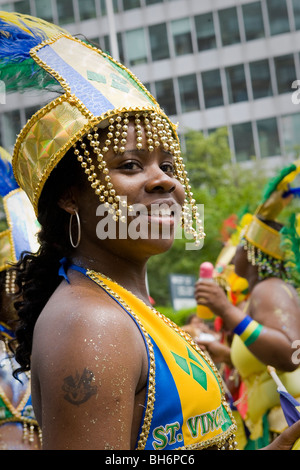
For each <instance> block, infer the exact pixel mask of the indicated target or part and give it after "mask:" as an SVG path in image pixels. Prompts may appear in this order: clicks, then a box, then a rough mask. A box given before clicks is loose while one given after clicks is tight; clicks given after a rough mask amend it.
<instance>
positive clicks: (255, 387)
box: [231, 335, 300, 436]
mask: <svg viewBox="0 0 300 470" xmlns="http://www.w3.org/2000/svg"><path fill="white" fill-rule="evenodd" d="M231 360H232V363H233V365H234V366H235V368H236V369H237V370H238V372H239V374H240V376H241V378H242V380H243V382H244V384H245V385H246V390H247V415H246V423H247V425H248V427H249V429H250V431H252V432H253V435H254V436H256V434H258V433H259V431H258V429H259V430H260V428H261V420H262V417H263V415H264V414H265V413H267V412H270V410H272V409H273V408H274V407H280V398H279V393H278V392H277V386H276V384H275V382H274V380H273V379H272V378H271V376H270V374H269V373H268V370H267V366H266V365H265V364H263V363H262V362H261V361H259V359H257V358H256V357H255V356H254V355H253V354H252V353H251V351H250V350H249V349H248V348H247V347H246V346H245V345H244V343H243V341H242V340H241V339H240V337H239V336H237V335H234V338H233V341H232V345H231ZM277 374H278V376H279V378H280V380H281V382H282V383H283V385H284V386H285V387H286V389H287V390H288V392H289V393H290V394H291V395H292V396H294V397H295V398H298V397H300V368H298V369H296V370H295V371H293V372H281V371H277Z"/></svg>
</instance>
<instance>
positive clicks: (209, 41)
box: [195, 13, 216, 51]
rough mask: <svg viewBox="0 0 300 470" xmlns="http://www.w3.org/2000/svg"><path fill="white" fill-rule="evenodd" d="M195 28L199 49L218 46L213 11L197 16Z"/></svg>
mask: <svg viewBox="0 0 300 470" xmlns="http://www.w3.org/2000/svg"><path fill="white" fill-rule="evenodd" d="M195 28H196V35H197V44H198V50H199V51H204V50H206V49H213V48H215V47H216V34H215V27H214V19H213V14H212V13H206V14H205V15H198V16H195Z"/></svg>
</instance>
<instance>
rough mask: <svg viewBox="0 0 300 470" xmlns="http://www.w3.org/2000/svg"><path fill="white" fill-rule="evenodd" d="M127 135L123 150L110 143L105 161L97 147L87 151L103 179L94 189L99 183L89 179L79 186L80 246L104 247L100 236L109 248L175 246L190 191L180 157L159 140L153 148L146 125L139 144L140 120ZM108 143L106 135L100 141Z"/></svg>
mask: <svg viewBox="0 0 300 470" xmlns="http://www.w3.org/2000/svg"><path fill="white" fill-rule="evenodd" d="M126 134H127V136H126V137H127V138H126V143H125V142H124V144H125V145H124V148H123V149H122V151H119V150H118V151H117V152H116V149H114V148H113V144H111V145H110V146H108V147H107V150H106V151H105V165H103V162H104V159H103V158H102V154H101V156H100V158H99V153H98V154H97V152H96V155H95V154H94V155H91V153H89V155H88V158H89V160H90V161H89V164H90V165H91V166H90V168H92V171H94V173H95V174H96V173H97V178H98V180H97V181H99V182H98V183H97V187H96V189H100V191H95V186H96V185H94V186H93V182H92V185H91V184H89V182H88V181H87V180H86V182H85V184H84V185H83V186H84V187H80V188H77V197H76V198H75V199H76V201H77V206H78V207H77V210H78V212H79V216H80V220H81V233H82V237H81V238H82V242H81V243H80V249H84V251H85V252H87V251H91V247H89V248H88V247H85V246H84V245H85V244H87V243H92V244H93V245H94V246H95V245H96V244H97V246H100V245H99V239H100V243H101V246H102V247H104V246H105V247H106V248H107V249H112V250H114V251H115V252H119V253H122V252H123V253H124V250H125V252H126V253H128V254H129V253H130V252H132V253H135V255H137V254H140V255H141V256H144V257H148V256H151V255H153V254H157V253H160V252H164V251H166V250H168V249H169V248H170V247H171V245H172V243H173V240H174V234H175V226H176V225H177V223H178V222H179V220H180V218H181V209H182V205H183V203H184V199H185V191H184V188H183V186H182V184H181V183H180V181H179V180H178V178H177V177H176V176H175V173H176V170H175V162H174V160H175V157H174V155H173V154H172V153H171V151H170V150H169V149H168V148H167V147H166V148H165V147H163V146H162V145H160V146H155V147H154V148H153V149H150V150H149V146H148V142H147V130H146V129H145V126H141V129H140V131H139V134H138V136H139V137H140V139H139V140H138V143H139V145H138V146H137V129H136V123H135V122H134V121H132V120H129V122H128V125H127V129H126ZM105 143H107V136H106V135H103V136H102V137H100V138H99V146H100V147H101V148H102V149H103V148H104V147H105ZM83 148H84V149H85V148H86V147H85V146H84V147H83ZM102 152H103V150H102ZM86 156H87V153H86ZM99 161H100V164H99ZM83 163H84V159H83ZM97 166H98V171H97V170H96V169H97ZM99 167H100V168H99ZM84 168H86V166H85V165H84ZM101 169H102V171H101ZM99 170H100V171H101V173H100V171H99ZM103 170H105V171H103ZM95 180H96V177H94V182H95ZM89 181H91V179H90V180H89ZM91 186H92V188H91ZM95 192H96V194H97V196H98V197H95ZM123 201H124V204H122V202H123ZM107 211H111V213H108V212H107ZM116 215H117V217H116Z"/></svg>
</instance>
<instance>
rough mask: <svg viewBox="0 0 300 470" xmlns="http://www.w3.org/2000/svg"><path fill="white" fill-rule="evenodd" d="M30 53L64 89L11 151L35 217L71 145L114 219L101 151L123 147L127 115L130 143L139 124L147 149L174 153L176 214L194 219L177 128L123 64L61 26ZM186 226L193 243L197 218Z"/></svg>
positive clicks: (116, 205) (114, 200) (115, 203)
mask: <svg viewBox="0 0 300 470" xmlns="http://www.w3.org/2000/svg"><path fill="white" fill-rule="evenodd" d="M19 16H20V15H19ZM26 18H27V17H26ZM26 18H24V21H25V23H26ZM35 21H36V22H38V21H39V20H38V19H35ZM0 32H1V30H0ZM12 47H13V44H12ZM30 57H31V59H33V61H34V63H35V65H36V64H38V66H40V67H41V68H42V69H44V70H45V71H47V72H48V74H50V75H51V76H52V77H53V78H54V79H56V80H57V82H59V84H60V85H61V87H62V89H63V94H62V95H61V96H59V97H58V98H56V99H54V100H53V101H52V102H50V103H49V104H47V105H46V106H45V107H44V108H42V109H41V110H40V111H38V112H37V113H36V114H35V115H34V116H33V117H32V118H31V119H30V120H29V121H28V122H27V124H26V125H25V127H24V128H23V130H22V131H21V133H20V135H19V136H18V139H17V142H16V145H15V149H14V154H13V169H14V173H15V176H16V179H17V181H18V183H19V185H20V186H21V187H22V188H23V189H24V190H25V192H26V193H27V195H28V197H29V199H30V200H31V202H32V204H33V207H34V210H35V212H36V214H37V212H38V201H39V197H40V194H41V191H42V189H43V186H44V184H45V182H46V180H47V179H48V177H49V175H50V173H51V172H52V170H53V169H54V167H55V166H56V165H57V164H58V162H59V161H60V160H61V159H62V158H63V156H64V155H65V153H66V152H67V151H68V150H69V149H70V148H71V147H72V146H73V147H74V154H75V155H76V157H77V158H78V160H79V161H80V162H81V165H82V167H83V168H84V171H85V173H86V174H87V177H88V179H89V181H90V182H91V186H92V187H93V188H94V190H95V192H96V194H97V196H98V197H99V200H100V202H102V203H103V202H105V203H106V204H110V206H111V207H112V210H113V211H114V212H115V214H116V217H118V216H119V215H121V211H120V197H119V195H117V194H116V193H115V190H114V188H113V185H112V183H111V181H110V176H109V174H108V169H107V168H106V163H105V153H106V152H107V151H108V149H109V147H111V146H112V147H113V149H114V151H115V152H122V151H124V145H125V143H126V137H127V126H128V122H129V119H134V122H135V129H136V139H137V148H139V147H140V146H141V141H142V132H141V130H142V125H144V127H145V129H146V133H147V145H148V149H149V151H152V150H153V149H154V148H155V147H158V146H163V147H164V148H165V149H168V150H169V151H170V152H171V153H172V154H173V155H174V162H175V176H176V177H177V179H179V181H180V182H181V183H182V184H183V186H184V188H185V191H186V201H185V207H184V210H183V215H184V214H186V212H187V208H190V207H192V217H190V218H189V219H188V220H190V221H191V219H193V221H194V222H195V221H197V218H198V214H197V209H196V204H195V201H194V199H193V195H192V193H191V190H190V189H191V188H190V185H189V180H188V178H187V174H186V171H185V168H184V165H183V162H182V157H181V154H180V144H179V139H178V136H177V132H176V126H175V125H174V124H172V123H171V122H170V120H169V118H168V117H167V116H166V115H165V113H164V111H163V110H162V109H161V108H160V106H159V104H158V103H157V102H156V100H155V99H154V98H153V96H151V94H150V93H149V92H148V91H147V89H146V88H145V87H144V86H143V85H142V83H141V82H140V81H139V80H138V79H137V78H136V77H135V76H134V75H133V74H132V73H131V72H130V71H129V70H128V69H127V68H125V67H124V66H123V65H121V64H120V63H118V62H116V61H115V60H114V59H112V58H111V57H110V56H108V55H107V54H105V53H103V52H102V51H101V50H99V49H97V48H95V47H93V46H91V45H89V44H86V43H85V42H83V41H81V40H78V39H76V38H74V37H72V36H71V35H69V34H68V33H62V32H61V31H59V32H58V34H56V35H54V36H51V37H50V38H48V39H46V40H43V41H42V42H41V43H40V44H38V45H37V46H35V47H34V48H32V49H31V50H30ZM99 128H105V129H106V131H107V137H106V142H105V145H104V146H103V147H102V148H101V147H100V142H99V141H98V137H99V134H98V132H99ZM84 136H87V139H88V144H86V143H85V141H82V138H83V137H84ZM92 153H93V154H96V155H97V168H95V166H94V165H93V164H92V159H91V154H92ZM100 174H104V175H105V182H104V183H103V182H101V183H100V178H99V176H100ZM185 220H187V219H185ZM190 229H191V230H190V231H191V232H192V233H193V235H194V238H195V239H196V241H198V242H199V240H200V239H201V238H203V236H204V233H203V229H202V226H201V223H199V221H198V223H197V231H196V230H195V229H193V227H192V222H190Z"/></svg>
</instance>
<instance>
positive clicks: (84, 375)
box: [32, 282, 147, 449]
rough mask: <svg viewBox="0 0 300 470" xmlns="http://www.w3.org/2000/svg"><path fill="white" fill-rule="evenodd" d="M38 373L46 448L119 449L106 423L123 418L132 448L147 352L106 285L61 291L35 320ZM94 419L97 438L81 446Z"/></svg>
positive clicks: (35, 382) (35, 378)
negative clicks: (136, 404) (108, 293)
mask: <svg viewBox="0 0 300 470" xmlns="http://www.w3.org/2000/svg"><path fill="white" fill-rule="evenodd" d="M32 373H33V374H32V375H33V387H34V388H35V391H34V394H35V397H36V403H37V408H38V413H40V419H41V420H42V421H43V435H44V437H45V442H46V446H48V447H47V448H51V446H55V448H83V447H84V448H89V446H92V448H95V449H96V448H104V447H105V445H106V444H105V442H106V443H107V445H108V446H109V445H113V446H116V441H115V439H116V436H115V435H114V434H113V432H112V431H111V434H110V431H108V427H111V426H112V427H114V426H116V423H117V422H119V419H120V417H121V416H122V415H123V419H124V423H125V424H124V435H123V439H124V440H125V441H126V444H124V442H123V446H124V445H129V444H128V442H130V429H131V422H132V416H133V408H134V401H135V395H136V393H137V392H138V391H139V390H140V389H141V388H143V386H144V385H145V382H146V377H147V353H146V350H145V345H144V342H143V338H142V336H141V333H140V331H139V329H138V328H137V326H136V325H135V323H134V321H133V320H132V319H131V317H130V316H129V315H128V314H127V313H126V312H125V311H124V310H123V309H122V307H120V306H119V305H118V304H117V303H116V302H115V301H114V300H113V299H111V298H110V297H109V296H108V295H107V294H106V293H105V292H104V291H102V289H94V288H93V286H92V287H90V285H89V284H87V283H85V282H83V284H82V285H74V286H66V287H64V288H61V289H58V291H57V292H56V293H55V294H54V295H53V297H52V298H51V299H50V301H49V302H48V304H47V305H46V307H45V309H44V311H43V312H42V314H41V316H40V318H39V319H38V321H37V324H36V328H35V332H34V342H33V353H32ZM45 404H46V405H45ZM75 418H76V421H75ZM53 420H55V421H53ZM91 422H93V425H91V424H89V425H90V428H91V429H93V430H94V434H95V435H97V436H98V439H97V442H94V437H92V436H91V437H90V440H89V444H87V443H86V442H84V443H83V441H82V436H83V433H84V427H87V426H88V423H91ZM54 423H56V425H55V424H54ZM100 423H102V424H100ZM104 424H105V425H104ZM66 426H67V428H68V429H67V430H66V429H65V427H66ZM82 426H83V427H82ZM105 427H106V429H104V428H105ZM58 429H60V430H58ZM64 429H65V431H64ZM126 430H127V431H126ZM94 434H93V435H94ZM101 436H102V437H101ZM119 437H120V436H119ZM77 439H78V440H80V444H78V443H77V445H76V441H77ZM104 441H105V442H104ZM108 442H110V444H109V443H108ZM49 446H50V447H49ZM74 446H75V447H74ZM98 446H100V447H98ZM117 447H118V446H117Z"/></svg>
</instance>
